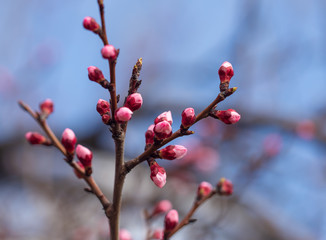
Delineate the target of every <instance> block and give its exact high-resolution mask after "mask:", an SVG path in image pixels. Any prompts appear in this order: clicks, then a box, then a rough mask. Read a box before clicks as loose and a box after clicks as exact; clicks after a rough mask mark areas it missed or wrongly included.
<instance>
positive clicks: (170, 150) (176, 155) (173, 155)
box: [159, 145, 187, 160]
mask: <svg viewBox="0 0 326 240" xmlns="http://www.w3.org/2000/svg"><path fill="white" fill-rule="evenodd" d="M186 154H187V148H185V147H184V146H181V145H169V146H167V147H165V148H163V149H161V150H160V151H159V156H160V157H161V158H163V159H167V160H174V159H180V158H183V157H184V156H185V155H186Z"/></svg>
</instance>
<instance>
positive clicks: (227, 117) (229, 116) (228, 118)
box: [215, 109, 241, 124]
mask: <svg viewBox="0 0 326 240" xmlns="http://www.w3.org/2000/svg"><path fill="white" fill-rule="evenodd" d="M215 116H216V117H217V118H218V119H219V120H221V121H222V122H224V123H225V124H234V123H237V122H238V121H239V120H240V118H241V115H240V114H239V113H237V112H236V111H235V110H234V109H228V110H226V111H216V112H215Z"/></svg>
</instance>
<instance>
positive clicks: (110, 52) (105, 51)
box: [101, 44, 118, 60]
mask: <svg viewBox="0 0 326 240" xmlns="http://www.w3.org/2000/svg"><path fill="white" fill-rule="evenodd" d="M101 53H102V57H103V58H105V59H109V60H115V59H117V57H118V51H117V50H116V49H115V48H114V46H113V45H109V44H108V45H105V46H104V47H103V48H102V50H101Z"/></svg>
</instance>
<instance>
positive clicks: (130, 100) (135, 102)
mask: <svg viewBox="0 0 326 240" xmlns="http://www.w3.org/2000/svg"><path fill="white" fill-rule="evenodd" d="M142 104H143V98H142V97H141V95H140V93H133V94H131V95H129V96H128V97H127V100H126V103H125V105H124V106H125V107H127V108H129V109H130V110H131V111H133V112H134V111H136V110H138V109H139V108H140V107H141V105H142Z"/></svg>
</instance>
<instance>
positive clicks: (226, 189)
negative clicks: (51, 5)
mask: <svg viewBox="0 0 326 240" xmlns="http://www.w3.org/2000/svg"><path fill="white" fill-rule="evenodd" d="M216 191H217V193H218V194H219V195H222V196H230V195H231V194H232V193H233V184H232V182H231V181H230V180H228V179H226V178H221V179H220V181H219V182H218V183H217V186H216Z"/></svg>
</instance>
